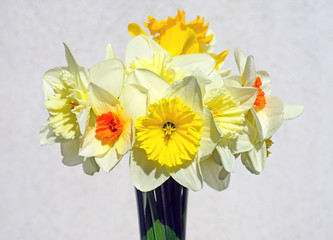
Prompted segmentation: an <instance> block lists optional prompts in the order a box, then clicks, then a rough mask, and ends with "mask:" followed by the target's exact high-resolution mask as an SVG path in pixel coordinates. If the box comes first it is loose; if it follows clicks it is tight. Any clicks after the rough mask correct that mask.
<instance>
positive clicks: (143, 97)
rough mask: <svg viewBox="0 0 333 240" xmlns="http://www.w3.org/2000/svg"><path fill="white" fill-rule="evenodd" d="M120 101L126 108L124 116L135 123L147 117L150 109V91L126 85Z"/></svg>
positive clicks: (137, 86)
mask: <svg viewBox="0 0 333 240" xmlns="http://www.w3.org/2000/svg"><path fill="white" fill-rule="evenodd" d="M119 101H120V102H121V104H122V105H123V106H124V112H123V113H124V116H125V117H126V118H131V119H132V120H133V122H135V120H136V119H137V118H138V117H140V116H144V115H146V112H147V108H148V90H147V89H145V88H143V87H141V86H139V85H128V84H126V85H125V87H124V89H123V91H122V93H121V95H120V97H119Z"/></svg>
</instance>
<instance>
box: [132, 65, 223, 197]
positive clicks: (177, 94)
mask: <svg viewBox="0 0 333 240" xmlns="http://www.w3.org/2000/svg"><path fill="white" fill-rule="evenodd" d="M127 84H130V85H132V86H141V87H143V88H144V89H147V91H148V95H149V107H148V111H147V112H143V113H142V115H141V117H140V118H138V119H137V120H136V123H135V126H136V130H135V131H136V134H135V136H136V138H135V143H134V146H133V152H132V154H131V158H130V176H131V179H132V182H133V183H134V185H135V186H136V187H137V188H138V189H140V190H141V191H150V190H152V189H155V188H156V187H158V186H159V185H161V184H162V183H163V182H164V181H166V180H167V179H168V178H169V177H170V176H171V177H172V178H174V179H175V180H176V181H177V182H179V183H180V184H181V185H183V186H185V187H188V188H190V189H192V190H199V189H201V188H202V176H201V172H200V167H199V161H200V160H201V159H203V158H207V157H208V156H209V155H210V154H211V152H212V151H213V149H214V148H215V147H216V145H217V143H218V142H219V141H220V139H221V133H220V132H219V129H218V127H217V126H216V124H215V121H214V118H213V115H212V113H211V112H210V111H209V110H208V109H207V108H205V107H204V106H203V104H202V96H201V90H200V86H199V84H198V81H197V79H196V78H194V77H186V78H184V79H181V80H179V81H176V82H174V83H173V84H171V85H170V84H169V83H168V82H167V81H166V80H165V79H163V78H162V77H160V76H159V75H157V74H155V73H153V72H151V71H149V70H146V69H137V70H134V71H133V72H132V73H131V74H130V75H129V76H128V79H127Z"/></svg>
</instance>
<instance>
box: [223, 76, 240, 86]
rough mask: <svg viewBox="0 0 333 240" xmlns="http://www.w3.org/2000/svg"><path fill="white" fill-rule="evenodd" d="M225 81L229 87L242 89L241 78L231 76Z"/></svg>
mask: <svg viewBox="0 0 333 240" xmlns="http://www.w3.org/2000/svg"><path fill="white" fill-rule="evenodd" d="M223 81H224V84H225V85H226V86H229V87H242V79H241V77H240V76H230V77H228V78H226V79H224V80H223Z"/></svg>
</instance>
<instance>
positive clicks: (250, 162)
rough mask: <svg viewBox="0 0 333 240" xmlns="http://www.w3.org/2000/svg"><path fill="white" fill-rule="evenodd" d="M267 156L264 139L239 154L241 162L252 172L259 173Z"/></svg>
mask: <svg viewBox="0 0 333 240" xmlns="http://www.w3.org/2000/svg"><path fill="white" fill-rule="evenodd" d="M266 157H267V150H266V143H265V141H263V142H261V143H259V144H257V145H256V146H255V147H254V148H253V149H251V150H250V151H248V152H245V153H242V154H241V159H242V163H243V164H244V166H245V167H246V168H247V169H248V170H249V171H250V172H251V173H254V174H259V173H260V172H262V170H264V167H265V163H266Z"/></svg>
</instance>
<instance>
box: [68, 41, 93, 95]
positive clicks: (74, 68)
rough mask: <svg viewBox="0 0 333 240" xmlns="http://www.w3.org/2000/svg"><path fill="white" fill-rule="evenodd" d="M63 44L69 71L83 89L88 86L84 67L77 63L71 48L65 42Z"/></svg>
mask: <svg viewBox="0 0 333 240" xmlns="http://www.w3.org/2000/svg"><path fill="white" fill-rule="evenodd" d="M64 46H65V54H66V60H67V64H68V69H69V72H70V73H71V74H73V76H74V77H75V78H76V80H77V83H78V85H79V87H80V89H82V90H84V91H85V90H86V88H87V86H88V79H87V78H86V74H85V69H84V68H83V67H80V66H79V65H78V64H77V62H76V60H75V58H74V56H73V54H72V52H71V50H70V49H69V47H68V46H67V45H66V44H65V43H64Z"/></svg>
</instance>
